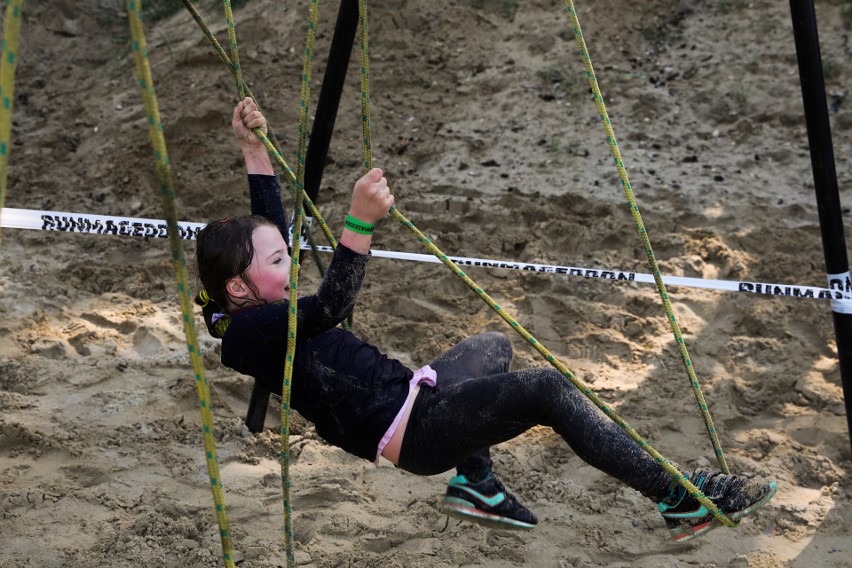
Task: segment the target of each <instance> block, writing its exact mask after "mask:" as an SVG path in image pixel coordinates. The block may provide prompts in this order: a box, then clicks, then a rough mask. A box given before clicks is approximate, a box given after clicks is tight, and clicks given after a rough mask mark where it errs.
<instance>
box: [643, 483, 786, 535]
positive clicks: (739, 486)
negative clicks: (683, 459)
mask: <svg viewBox="0 0 852 568" xmlns="http://www.w3.org/2000/svg"><path fill="white" fill-rule="evenodd" d="M689 481H690V482H691V483H692V484H693V485H695V486H696V487H697V488H698V489H700V490H701V492H702V493H704V495H706V496H707V498H708V499H710V500H711V501H712V502H713V504H714V505H716V506H717V507H718V508H719V510H721V511H722V512H723V513H725V515H727V517H728V518H729V519H731V520H732V521H734V522H737V521H739V520H740V519H742V518H743V517H745V516H746V515H750V514H751V513H753V512H754V511H755V510H757V508H758V507H761V506H763V505H765V504H766V503H768V502H769V500H770V499H772V496H773V495H775V491H776V490H777V489H778V484H776V483H775V482H774V481H770V482H768V483H766V482H763V481H757V480H751V479H746V478H744V477H738V476H736V475H726V474H724V473H721V472H716V471H712V470H709V469H696V470H695V472H694V473H693V474H692V475H691V476H690V477H689ZM658 506H659V509H660V513H661V514H662V515H663V518H664V519H665V520H666V525H667V526H668V528H669V532H670V533H671V534H672V538H673V539H674V540H675V541H677V542H683V541H685V540H689V539H691V538H694V537H696V536H698V535H700V534H703V533H705V532H707V531H709V530H712V529H715V528H717V527H721V526H724V525H723V524H722V522H721V521H719V520H718V519H716V517H714V516H713V513H711V512H710V511H708V510H707V507H705V506H704V505H702V504H701V503H699V502H698V500H697V499H696V498H695V497H692V496H691V495H689V494H688V493H687V491H686V489H684V487H683V486H682V485H680V484H679V483H676V482H674V481H673V482H672V492H671V493H670V494H669V496H668V497H666V498H665V499H663V501H662V502H660V503H659V505H658Z"/></svg>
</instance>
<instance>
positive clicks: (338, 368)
mask: <svg viewBox="0 0 852 568" xmlns="http://www.w3.org/2000/svg"><path fill="white" fill-rule="evenodd" d="M233 128H234V133H235V134H236V137H237V139H238V140H239V142H240V146H241V148H242V152H243V156H244V158H245V162H246V168H247V170H248V177H249V187H250V192H251V203H252V205H251V209H252V214H253V215H252V216H243V217H232V218H227V219H222V220H220V221H216V222H213V223H211V224H209V225H208V226H207V227H205V228H204V229H203V230H202V231H201V233H200V234H199V236H198V248H197V252H196V260H197V264H198V273H199V276H200V279H201V282H202V284H203V286H204V290H205V294H203V295H202V296H204V297H205V298H209V300H208V301H202V302H200V303H202V304H204V306H203V309H204V313H205V320H206V321H207V322H208V327H209V328H210V331H211V333H213V334H214V335H215V336H217V337H221V339H222V363H223V364H225V365H226V366H228V367H230V368H232V369H234V370H236V371H238V372H240V373H243V374H246V375H250V376H253V377H255V379H256V380H258V381H261V383H262V384H263V385H264V386H265V387H266V388H267V389H269V390H270V391H272V392H275V393H279V394H280V393H281V387H282V381H283V376H284V354H285V352H286V345H287V326H288V304H289V302H288V300H289V272H290V257H289V255H288V248H287V242H286V240H285V237H284V236H285V235H287V221H286V216H285V212H284V208H283V206H282V204H281V198H280V188H279V184H278V179H277V177H276V176H275V175H274V172H273V169H272V164H271V162H270V160H269V156H268V154H267V152H266V149H265V148H264V146H263V145H262V144H261V142H260V141H259V140H258V139H257V137H256V136H255V135H254V134H253V133H252V129H254V128H262V129H264V130H265V128H266V121H265V119H264V117H263V115H262V114H261V113H260V112H259V111H258V110H257V107H256V106H255V105H254V104H253V102H252V101H251V99H245V100H243V101H241V102H240V103H238V104H237V106H236V108H235V109H234V116H233ZM393 202H394V198H393V195H391V193H390V190H389V189H388V184H387V180H386V179H385V178H384V177H383V175H382V171H381V170H379V169H373V170H371V171H370V172H368V173H367V174H366V175H364V176H363V177H362V178H361V179H359V180H358V181H357V182H356V183H355V187H354V189H353V191H352V202H351V207H350V209H349V215H348V216H347V220H346V224H345V229H344V230H343V235H342V236H341V237H340V244H339V247H338V249H337V251H336V252H335V253H334V256H333V258H332V260H331V263H330V264H329V267H328V272H327V273H326V275H325V277H324V279H323V281H322V283H321V284H320V286H319V289H318V290H317V292H316V294H314V295H311V296H306V297H303V298H300V299H299V306H298V308H299V309H298V333H297V348H296V355H295V363H294V371H293V384H292V391H291V405H292V407H293V408H294V409H296V410H298V411H299V412H300V413H301V414H302V415H303V416H304V417H305V418H306V419H308V420H310V421H311V422H313V423H314V424H315V425H316V431H317V433H318V434H319V435H320V436H321V437H322V438H324V439H325V440H326V441H328V442H329V443H330V444H333V445H335V446H338V447H340V448H342V449H344V450H346V451H347V452H350V453H352V454H354V455H356V456H359V457H362V458H365V459H368V460H378V458H379V456H384V457H385V458H387V459H388V460H389V461H390V462H392V463H393V464H394V465H396V466H397V467H399V468H401V469H404V470H406V471H409V472H411V473H415V474H418V475H434V474H438V473H442V472H445V471H447V470H450V469H452V468H454V467H456V468H457V475H456V476H455V477H453V478H452V479H451V480H450V483H449V486H448V488H447V493H446V496H445V497H444V502H443V507H442V509H443V510H444V512H446V513H447V514H452V515H454V516H459V517H462V518H468V519H471V520H476V521H478V522H483V523H486V524H489V523H490V524H497V525H499V526H504V527H507V528H532V527H533V526H535V524H536V523H537V520H536V518H535V516H534V515H533V514H532V513H530V512H529V511H528V510H527V509H526V508H525V507H524V506H523V505H521V504H520V503H518V502H517V500H516V499H515V498H514V497H513V496H512V495H511V494H510V493H508V492H507V491H506V490H505V488H504V487H503V485H502V484H501V483H500V481H499V480H498V479H497V478H496V477H495V476H494V474H493V473H492V472H491V460H490V457H489V451H488V448H489V447H490V446H492V445H494V444H497V443H500V442H504V441H506V440H509V439H511V438H514V437H515V436H518V435H519V434H521V433H523V432H525V431H526V430H528V429H530V428H531V427H533V426H535V425H545V426H550V427H551V428H553V429H554V430H555V431H556V432H557V433H558V434H559V435H560V436H562V438H563V439H564V440H565V441H566V442H567V443H568V445H569V446H571V448H572V449H573V450H574V451H575V452H576V453H577V455H578V456H580V457H581V458H582V459H583V460H584V461H586V462H587V463H589V464H590V465H592V466H593V467H596V468H597V469H599V470H601V471H603V472H605V473H607V474H609V475H611V476H613V477H615V478H617V479H619V480H621V481H623V482H624V483H626V484H627V485H629V486H630V487H632V488H634V489H636V490H637V491H639V492H641V493H642V494H643V495H645V496H646V497H648V498H649V499H651V501H653V502H654V503H657V504H658V508H659V510H660V512H661V513H662V515H663V518H664V519H665V522H666V524H667V525H668V528H669V530H670V531H671V534H672V536H673V538H674V539H675V540H679V541H682V540H686V539H689V538H692V537H694V536H697V535H698V534H701V533H703V532H705V531H707V530H710V529H711V528H714V527H716V526H721V524H720V523H719V522H718V521H716V520H715V518H714V517H713V516H712V514H710V513H709V512H708V511H707V509H706V508H705V507H704V506H702V505H701V504H700V503H698V502H697V500H695V499H694V498H693V497H691V496H690V495H688V494H687V493H686V491H685V490H684V489H683V488H682V487H681V486H680V485H679V484H677V483H676V482H674V481H673V480H672V476H671V475H670V474H669V473H668V472H666V471H665V470H664V469H663V468H662V467H661V466H660V465H659V464H658V463H657V462H656V461H655V460H654V459H653V458H652V457H651V456H649V455H648V454H647V453H645V452H644V451H643V450H642V449H641V448H640V447H639V446H638V444H636V443H635V442H634V441H633V440H632V439H631V438H630V437H629V436H627V434H625V433H624V432H623V431H622V430H621V428H619V427H618V426H617V425H616V424H615V423H613V422H612V421H611V420H609V419H608V418H607V417H606V416H605V415H604V414H603V413H602V412H601V411H600V410H599V409H598V408H597V407H596V406H594V405H593V404H592V403H591V402H590V401H589V400H588V399H587V398H586V397H585V396H583V394H582V393H580V392H579V391H578V390H577V388H576V387H574V386H573V385H572V384H571V383H570V382H568V381H567V380H566V379H565V378H564V377H562V376H561V374H560V373H559V372H558V371H556V370H555V369H552V368H535V369H526V370H523V371H513V372H510V371H509V365H510V362H511V358H512V351H511V346H510V343H509V341H508V340H507V339H506V338H505V337H504V336H502V335H501V334H498V333H487V334H482V335H478V336H475V337H473V338H470V339H468V340H466V341H464V342H462V343H461V344H459V345H457V346H455V347H454V348H453V349H451V350H450V351H448V352H447V353H445V354H444V355H442V356H441V357H439V358H438V359H436V360H435V361H433V362H432V363H430V364H429V365H426V366H424V367H422V368H420V369H417V370H414V371H412V370H410V369H408V368H407V367H406V366H404V365H403V364H402V363H400V362H399V361H397V360H394V359H389V358H388V357H386V356H385V355H384V354H382V353H381V352H380V351H379V350H378V349H377V348H376V347H374V346H372V345H370V344H368V343H366V342H364V341H361V340H360V339H358V338H357V337H355V336H354V335H353V334H351V333H349V332H346V331H343V330H341V329H339V328H338V327H336V326H337V325H338V324H339V323H340V322H342V321H343V320H344V319H345V318H346V317H347V316H348V315H349V313H350V312H351V311H352V308H353V306H354V303H355V297H356V295H357V293H358V290H359V288H360V286H361V282H362V280H363V278H364V272H365V269H366V265H367V260H368V259H369V253H370V241H371V238H372V229H373V225H374V224H375V223H376V222H377V221H378V220H379V219H381V218H382V217H384V216H385V215H386V214H387V212H388V210H389V208H390V206H391V205H393ZM689 478H690V481H691V482H692V483H693V484H695V485H696V486H697V487H698V488H699V489H701V491H702V492H703V493H704V494H705V495H707V497H708V498H710V499H711V500H712V501H713V502H714V503H715V504H716V505H717V506H718V507H719V508H720V509H721V510H722V511H723V512H724V513H725V514H726V515H728V516H729V517H730V518H731V519H732V520H734V521H736V520H739V519H740V518H742V517H744V516H746V515H748V514H750V513H751V512H753V511H754V510H755V509H757V508H758V507H760V506H762V505H764V504H765V503H767V502H768V501H769V500H770V499H771V498H772V496H773V495H774V493H775V491H776V484H775V482H769V483H767V482H762V481H756V480H748V479H745V478H742V477H737V476H734V475H725V474H722V473H719V472H714V471H710V470H705V469H699V470H696V471H695V472H693V473H692V474H691V475H690V476H689Z"/></svg>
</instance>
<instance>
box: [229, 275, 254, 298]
mask: <svg viewBox="0 0 852 568" xmlns="http://www.w3.org/2000/svg"><path fill="white" fill-rule="evenodd" d="M225 292H227V293H228V295H230V296H233V297H234V298H245V297H247V296H248V295H249V288H248V286H246V283H245V281H244V280H243V279H242V278H240V277H239V276H234V277H233V278H231V279H230V280H228V281H227V282H226V283H225Z"/></svg>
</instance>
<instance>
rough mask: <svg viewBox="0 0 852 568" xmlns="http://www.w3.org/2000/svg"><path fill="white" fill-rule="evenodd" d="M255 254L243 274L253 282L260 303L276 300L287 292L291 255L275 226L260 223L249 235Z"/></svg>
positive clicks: (285, 295)
mask: <svg viewBox="0 0 852 568" xmlns="http://www.w3.org/2000/svg"><path fill="white" fill-rule="evenodd" d="M251 242H252V245H253V246H254V258H252V261H251V265H250V266H249V267H248V270H246V276H247V277H248V278H249V280H251V282H252V284H254V287H255V289H256V290H257V295H256V296H255V297H254V298H253V299H254V300H258V301H259V303H263V302H266V303H269V304H271V303H272V302H278V301H279V300H285V299H287V298H289V295H290V255H289V254H287V242H286V241H285V240H284V238H283V237H282V236H281V233H280V232H279V231H278V229H277V228H276V227H273V226H271V225H261V226H259V227H257V228H256V229H255V230H254V231H253V232H252V235H251Z"/></svg>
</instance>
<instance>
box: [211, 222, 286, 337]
mask: <svg viewBox="0 0 852 568" xmlns="http://www.w3.org/2000/svg"><path fill="white" fill-rule="evenodd" d="M264 225H269V226H271V227H275V224H274V223H272V222H271V221H269V220H268V219H266V218H265V217H261V216H260V215H241V216H239V217H226V218H225V219H221V220H219V221H213V222H211V223H210V224H208V225H207V226H206V227H204V228H203V229H201V231H199V233H198V237H197V246H196V249H195V265H196V269H197V271H198V278H199V280H201V286H202V287H203V289H204V291H205V292H206V294H207V296H208V297H209V301H205V299H203V298H202V297H201V295H200V294H199V296H198V297H196V298H195V303H196V304H198V305H199V306H201V311H202V313H203V314H204V322H205V323H206V324H207V329H208V330H209V331H210V333H211V334H212V335H214V336H215V335H218V334H217V333H214V329H213V321H212V317H213V314H215V313H219V312H225V313H227V311H228V305H229V302H228V292H227V291H226V290H225V285H226V284H227V283H228V280H230V279H231V278H233V277H235V276H241V277H242V278H243V280H244V281H245V283H246V285H247V286H248V287H249V289H250V290H252V292H254V293H255V295H257V290H256V289H255V287H254V283H252V282H251V280H250V279H249V278H248V277H247V276H246V274H245V272H246V270H248V268H249V266H251V261H252V259H253V258H254V245H253V243H252V240H251V238H252V233H254V230H255V229H256V228H258V227H261V226H264Z"/></svg>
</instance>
